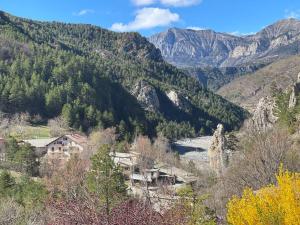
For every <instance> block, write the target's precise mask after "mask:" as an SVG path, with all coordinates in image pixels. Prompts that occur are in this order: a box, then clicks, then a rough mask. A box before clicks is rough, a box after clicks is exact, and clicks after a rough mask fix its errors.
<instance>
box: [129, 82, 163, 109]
mask: <svg viewBox="0 0 300 225" xmlns="http://www.w3.org/2000/svg"><path fill="white" fill-rule="evenodd" d="M132 94H133V95H134V96H135V97H136V98H137V100H138V102H139V103H140V105H141V106H142V107H143V108H144V109H145V110H147V111H150V112H158V111H159V100H158V96H157V93H156V90H155V88H154V87H153V86H151V85H150V84H148V83H147V82H146V81H143V80H142V81H139V82H138V83H137V84H136V85H135V86H134V88H133V91H132Z"/></svg>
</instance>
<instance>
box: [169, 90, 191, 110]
mask: <svg viewBox="0 0 300 225" xmlns="http://www.w3.org/2000/svg"><path fill="white" fill-rule="evenodd" d="M166 95H167V97H168V98H169V99H170V101H171V102H173V104H174V105H175V106H176V107H178V108H180V109H181V110H184V111H186V110H188V109H189V102H188V100H187V99H185V98H184V97H183V96H182V95H181V94H178V93H177V92H176V91H174V90H171V91H169V92H166Z"/></svg>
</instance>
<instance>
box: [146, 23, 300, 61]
mask: <svg viewBox="0 0 300 225" xmlns="http://www.w3.org/2000/svg"><path fill="white" fill-rule="evenodd" d="M149 41H150V42H152V43H153V44H154V45H155V46H156V47H157V48H159V49H160V50H161V53H162V56H163V57H164V59H165V60H166V61H167V62H169V63H171V64H173V65H176V66H178V67H240V66H247V65H249V64H250V65H253V64H268V63H270V62H273V61H275V60H278V59H281V58H284V57H287V56H291V55H296V54H299V51H300V48H299V46H300V21H299V20H297V19H284V20H280V21H278V22H276V23H274V24H272V25H270V26H267V27H265V28H264V29H262V30H261V31H259V32H258V33H256V34H253V35H246V36H235V35H232V34H228V33H220V32H215V31H213V30H190V29H178V28H171V29H168V30H167V31H165V32H162V33H159V34H155V35H153V36H151V37H149Z"/></svg>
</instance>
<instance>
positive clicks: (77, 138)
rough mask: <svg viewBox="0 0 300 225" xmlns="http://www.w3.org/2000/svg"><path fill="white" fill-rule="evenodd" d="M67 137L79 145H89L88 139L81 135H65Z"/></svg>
mask: <svg viewBox="0 0 300 225" xmlns="http://www.w3.org/2000/svg"><path fill="white" fill-rule="evenodd" d="M65 136H66V137H68V138H70V139H71V140H73V141H74V142H76V143H78V144H87V141H88V139H87V137H85V136H82V135H80V134H67V135H65Z"/></svg>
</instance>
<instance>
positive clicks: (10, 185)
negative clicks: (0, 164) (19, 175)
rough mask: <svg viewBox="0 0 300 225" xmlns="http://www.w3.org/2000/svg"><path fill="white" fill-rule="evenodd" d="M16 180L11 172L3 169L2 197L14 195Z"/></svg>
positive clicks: (0, 184) (0, 192)
mask: <svg viewBox="0 0 300 225" xmlns="http://www.w3.org/2000/svg"><path fill="white" fill-rule="evenodd" d="M15 185H16V181H15V179H14V178H13V177H12V176H11V175H10V173H9V172H7V171H3V172H1V174H0V197H2V198H3V197H7V196H12V195H13V192H14V189H15Z"/></svg>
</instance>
